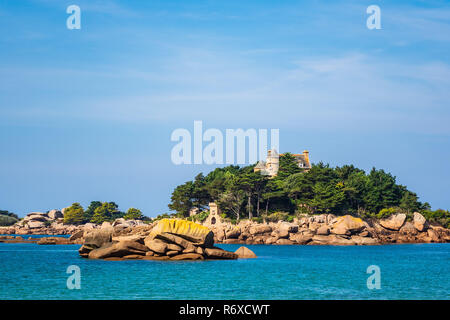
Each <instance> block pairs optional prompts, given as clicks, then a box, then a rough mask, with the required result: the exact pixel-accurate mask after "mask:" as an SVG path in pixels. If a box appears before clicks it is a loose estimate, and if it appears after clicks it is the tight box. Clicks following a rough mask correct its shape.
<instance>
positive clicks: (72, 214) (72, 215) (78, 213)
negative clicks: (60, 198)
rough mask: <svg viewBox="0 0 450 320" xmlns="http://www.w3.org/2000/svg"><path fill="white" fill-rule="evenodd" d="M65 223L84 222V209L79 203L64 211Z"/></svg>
mask: <svg viewBox="0 0 450 320" xmlns="http://www.w3.org/2000/svg"><path fill="white" fill-rule="evenodd" d="M63 221H64V224H82V223H83V222H84V210H83V207H82V206H81V205H80V204H79V203H78V202H75V203H73V204H72V205H71V206H70V207H69V208H67V209H66V210H65V211H64V220H63Z"/></svg>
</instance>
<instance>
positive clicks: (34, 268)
mask: <svg viewBox="0 0 450 320" xmlns="http://www.w3.org/2000/svg"><path fill="white" fill-rule="evenodd" d="M220 247H223V248H225V249H227V250H233V251H234V250H236V249H237V248H238V247H239V245H220ZM247 247H249V248H250V249H251V250H253V251H254V252H255V253H256V254H257V255H258V259H249V260H236V261H189V262H182V261H180V262H167V261H139V260H137V261H102V260H86V259H82V258H80V257H79V256H78V252H77V250H78V248H79V245H55V246H40V245H37V244H24V243H18V244H10V243H0V276H1V282H0V283H1V284H0V299H449V298H450V274H449V272H450V268H449V266H450V244H413V245H409V244H404V245H383V246H349V247H341V246H264V245H248V246H247ZM70 265H77V266H78V267H79V268H80V273H81V277H80V279H81V289H79V290H77V289H73V290H70V289H68V288H67V285H66V282H67V278H68V277H69V276H70V274H67V273H66V270H67V268H68V267H69V266H70ZM370 265H377V266H379V268H380V271H381V273H380V280H381V289H373V290H370V289H368V288H367V284H366V283H367V278H368V277H369V276H370V274H367V268H368V267H369V266H370Z"/></svg>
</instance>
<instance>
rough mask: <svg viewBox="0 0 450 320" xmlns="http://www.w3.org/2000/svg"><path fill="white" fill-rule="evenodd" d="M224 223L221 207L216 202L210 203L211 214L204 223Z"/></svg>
mask: <svg viewBox="0 0 450 320" xmlns="http://www.w3.org/2000/svg"><path fill="white" fill-rule="evenodd" d="M221 223H222V217H221V216H220V209H219V207H218V206H217V204H216V203H215V202H210V203H209V216H208V218H206V220H205V221H204V222H203V224H204V225H207V226H208V225H209V226H211V225H217V224H221Z"/></svg>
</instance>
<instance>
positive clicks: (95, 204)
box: [84, 201, 102, 222]
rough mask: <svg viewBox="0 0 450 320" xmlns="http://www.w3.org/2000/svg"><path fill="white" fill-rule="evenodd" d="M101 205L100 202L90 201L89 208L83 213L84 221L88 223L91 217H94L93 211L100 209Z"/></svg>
mask: <svg viewBox="0 0 450 320" xmlns="http://www.w3.org/2000/svg"><path fill="white" fill-rule="evenodd" d="M101 205H102V203H101V202H100V201H91V203H90V204H89V207H87V209H86V210H85V211H84V221H85V222H90V221H91V219H92V217H93V216H94V213H95V209H97V208H98V207H101Z"/></svg>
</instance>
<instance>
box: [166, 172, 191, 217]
mask: <svg viewBox="0 0 450 320" xmlns="http://www.w3.org/2000/svg"><path fill="white" fill-rule="evenodd" d="M193 191H194V183H193V182H192V181H188V182H186V183H185V184H182V185H180V186H178V187H176V188H175V190H174V191H173V192H172V197H171V198H170V199H171V201H172V202H171V203H170V204H169V206H168V207H169V209H170V210H175V211H176V212H178V213H181V214H183V216H185V217H188V216H189V210H190V209H191V208H192V206H193V201H192V198H193Z"/></svg>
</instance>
